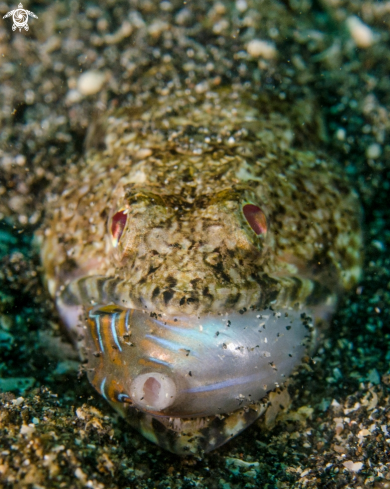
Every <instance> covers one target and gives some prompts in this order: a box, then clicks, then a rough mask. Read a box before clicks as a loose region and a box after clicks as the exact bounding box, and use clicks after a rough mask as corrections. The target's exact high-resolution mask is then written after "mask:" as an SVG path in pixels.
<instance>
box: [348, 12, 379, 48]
mask: <svg viewBox="0 0 390 489" xmlns="http://www.w3.org/2000/svg"><path fill="white" fill-rule="evenodd" d="M347 27H348V30H349V33H350V34H351V36H352V39H353V40H354V41H355V43H356V46H358V47H359V48H363V49H364V48H369V47H370V46H372V45H373V44H374V34H373V32H372V30H371V28H370V27H368V25H366V24H364V23H363V22H362V21H361V20H360V19H359V17H356V16H355V15H352V16H351V17H348V19H347Z"/></svg>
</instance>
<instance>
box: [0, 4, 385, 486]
mask: <svg viewBox="0 0 390 489" xmlns="http://www.w3.org/2000/svg"><path fill="white" fill-rule="evenodd" d="M12 8H15V6H12V5H10V4H5V3H0V13H1V16H3V15H5V14H6V13H7V12H8V11H9V10H11V9H12ZM25 8H28V9H29V10H30V11H32V12H34V13H35V14H36V15H37V16H38V19H34V18H30V19H29V26H30V29H29V31H27V32H26V31H24V30H23V31H22V32H19V30H16V31H14V32H13V31H12V29H11V27H12V18H8V19H4V20H2V21H1V23H0V54H1V55H0V124H1V133H0V218H1V221H0V257H1V258H0V259H1V263H0V392H2V393H1V394H0V485H1V487H4V488H19V487H20V488H25V487H26V488H33V489H40V488H57V487H62V488H82V487H89V488H96V489H103V488H155V487H156V488H168V487H169V488H193V487H205V488H209V489H211V488H221V489H233V488H241V487H242V488H244V487H248V488H258V487H261V488H269V489H270V488H301V487H302V488H317V487H320V488H356V489H357V488H366V487H373V488H377V489H385V488H388V487H390V457H389V453H390V421H389V418H390V397H389V386H390V369H389V360H390V349H389V344H390V335H389V331H390V330H389V323H388V318H389V304H390V270H389V266H388V265H389V258H388V246H389V245H390V231H389V229H390V227H389V224H390V222H389V221H390V212H389V206H388V191H389V187H390V183H389V165H390V162H389V156H390V144H389V129H390V119H389V107H390V105H389V94H390V77H389V73H390V54H389V53H390V50H389V47H390V46H389V37H390V33H389V28H390V3H389V2H369V1H367V2H364V1H360V0H356V1H354V2H346V1H343V0H317V1H314V0H313V1H312V2H311V1H310V0H290V1H287V0H286V1H280V2H275V1H267V0H264V1H257V0H237V1H236V2H230V1H223V2H211V1H203V0H200V1H196V2H194V1H190V0H188V1H187V2H182V1H181V2H180V1H176V0H172V1H162V2H157V1H148V0H146V1H141V0H140V1H137V0H130V1H128V2H125V1H119V2H114V1H109V0H105V1H100V2H99V3H88V4H86V5H84V4H82V3H81V2H80V3H79V2H77V1H71V2H65V1H57V2H48V1H41V2H31V3H29V5H28V6H27V5H26V6H25ZM162 66H167V67H168V68H167V69H162V68H161V67H162ZM148 73H149V74H150V83H149V84H147V85H146V86H145V84H144V85H143V86H141V85H140V80H143V83H144V81H145V74H148ZM172 73H173V74H174V75H175V76H177V77H179V78H180V80H181V82H182V83H183V84H185V85H187V86H188V88H189V89H191V90H199V91H202V90H209V89H212V88H213V87H216V86H219V85H223V84H227V83H230V84H233V83H235V84H238V83H240V84H243V83H249V84H258V85H259V86H261V89H262V90H265V91H269V93H272V95H273V96H275V94H278V96H279V97H280V98H281V99H287V100H291V102H292V103H294V100H298V99H300V98H302V97H304V96H307V95H308V94H312V95H313V96H314V97H315V98H316V100H317V104H318V107H319V111H321V114H322V118H323V121H324V134H325V135H326V137H325V139H326V141H325V142H324V147H325V149H326V151H328V153H330V154H331V155H332V157H334V158H335V159H336V160H337V161H339V163H340V165H341V166H342V167H343V168H344V169H345V171H346V172H347V173H348V174H349V176H350V178H351V181H352V183H353V185H354V186H355V188H356V190H357V191H358V193H359V195H360V197H361V202H362V206H363V209H364V236H365V243H366V245H365V249H366V253H365V266H364V278H363V280H362V282H361V284H360V285H359V286H358V287H357V288H356V289H355V290H353V291H352V292H351V293H349V294H348V295H347V296H346V297H344V298H343V300H342V304H341V306H340V308H339V312H338V314H337V315H336V316H335V318H334V321H333V326H332V329H331V331H330V333H329V337H328V339H327V340H326V341H325V342H324V343H323V344H322V345H321V347H320V349H319V350H318V352H317V353H316V355H315V357H314V358H313V359H312V360H311V361H310V362H309V363H307V364H305V365H304V367H302V369H301V371H300V373H299V375H297V376H296V377H295V378H294V382H293V383H292V385H290V387H289V396H290V398H291V402H286V409H284V410H282V411H281V412H280V414H279V418H278V420H277V422H276V425H275V426H274V427H273V428H272V429H271V430H269V429H265V428H264V426H263V424H264V423H262V422H261V421H260V422H259V423H257V424H255V425H254V426H252V427H251V428H249V429H248V430H246V431H245V432H244V433H243V434H242V435H240V436H239V437H237V438H235V439H234V440H232V441H231V442H229V443H228V444H226V445H225V446H223V447H222V448H220V449H219V450H216V451H215V452H212V453H210V454H208V455H206V456H205V457H204V458H203V459H201V460H195V459H191V458H187V459H181V458H179V457H177V456H174V455H172V454H170V453H168V452H165V451H163V450H161V449H160V448H158V447H156V446H154V445H152V444H151V443H149V442H147V441H146V440H145V439H144V438H143V437H142V436H140V435H138V434H137V433H136V432H134V431H133V430H131V429H130V428H129V427H128V426H127V425H126V423H125V422H124V421H123V420H122V419H120V418H119V417H117V415H115V413H114V412H113V411H112V410H111V409H110V407H109V406H108V405H106V403H105V402H104V400H103V399H102V398H100V397H99V396H98V395H97V394H96V393H95V391H94V390H93V388H92V387H90V386H89V384H88V381H87V379H86V377H85V375H83V374H82V372H81V370H80V369H79V362H78V360H77V355H76V354H75V352H74V351H73V350H72V347H71V345H70V344H69V343H68V342H67V339H66V337H65V336H64V335H63V334H62V332H61V326H60V322H59V318H58V315H57V314H56V311H55V309H54V306H53V304H52V301H51V299H50V297H49V295H48V294H47V292H46V290H45V289H44V287H43V285H42V281H41V277H40V272H41V270H40V265H39V259H38V252H37V250H36V249H35V248H34V246H33V243H32V241H33V239H32V238H33V234H34V231H35V230H36V229H37V228H38V227H39V226H40V225H41V223H42V219H43V216H44V212H45V206H47V205H49V204H47V198H48V195H47V193H48V189H49V188H51V187H52V186H53V185H55V183H56V179H60V178H61V175H63V174H64V172H66V169H67V167H68V166H69V165H71V164H74V163H76V162H77V161H78V160H79V158H80V157H81V155H82V154H83V144H84V138H85V134H86V130H87V127H88V125H89V123H90V121H91V119H92V118H93V117H94V114H95V113H96V111H100V112H101V111H105V110H106V109H107V108H109V107H112V106H115V105H118V104H121V103H122V102H123V101H127V102H129V101H131V100H132V97H134V96H135V95H134V94H138V95H139V94H142V92H145V91H148V90H149V91H150V90H155V89H156V87H158V88H159V89H162V90H163V89H164V85H166V86H168V85H169V83H170V81H171V78H170V77H172ZM287 405H289V407H288V409H287Z"/></svg>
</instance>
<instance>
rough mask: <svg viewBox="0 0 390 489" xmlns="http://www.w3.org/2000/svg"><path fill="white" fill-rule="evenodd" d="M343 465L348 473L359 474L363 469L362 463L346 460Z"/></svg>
mask: <svg viewBox="0 0 390 489" xmlns="http://www.w3.org/2000/svg"><path fill="white" fill-rule="evenodd" d="M343 465H344V467H345V468H346V469H347V470H349V471H350V472H359V471H360V470H362V468H363V464H362V462H352V460H347V461H346V462H344V463H343Z"/></svg>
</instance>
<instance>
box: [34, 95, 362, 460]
mask: <svg viewBox="0 0 390 489" xmlns="http://www.w3.org/2000/svg"><path fill="white" fill-rule="evenodd" d="M164 93H165V92H164ZM142 100H143V102H142V104H139V103H138V102H137V104H135V106H134V107H133V106H129V107H123V108H117V109H115V108H114V109H112V110H109V111H107V113H105V114H103V115H102V116H101V118H102V121H101V123H100V122H99V123H98V125H99V127H100V128H104V131H105V132H104V141H105V147H104V148H102V147H101V145H99V144H98V145H96V146H93V144H92V145H91V146H90V147H88V148H87V149H86V154H85V156H84V157H83V158H82V161H80V164H79V165H78V166H77V168H76V169H74V171H73V172H72V173H71V174H69V175H66V176H65V177H64V180H63V181H62V184H61V185H62V186H61V187H60V188H59V189H58V190H57V199H56V200H55V201H54V203H52V201H51V203H50V206H49V207H50V208H49V211H48V214H47V217H46V221H45V224H44V226H43V228H42V230H41V231H40V234H41V240H42V247H41V260H42V264H43V268H44V271H45V278H46V283H47V286H48V289H49V291H50V293H51V294H52V296H53V298H54V300H55V302H56V306H57V308H58V311H59V314H60V316H61V318H62V321H63V323H64V325H65V327H66V329H67V331H68V332H69V335H70V336H71V338H72V339H73V341H74V344H75V346H76V347H77V349H78V351H79V354H80V357H81V359H82V360H84V361H85V362H86V372H87V375H88V379H89V381H90V383H91V384H92V386H93V387H94V388H95V389H96V390H97V391H98V392H99V393H100V394H101V395H102V396H103V397H104V399H106V401H107V402H108V403H109V404H110V405H111V406H112V407H113V408H114V409H115V410H116V411H117V412H118V413H120V414H121V415H122V416H123V418H124V419H125V420H126V421H127V422H128V423H129V424H130V425H131V426H133V427H134V428H135V429H137V430H139V431H140V432H141V433H142V434H143V435H144V436H145V437H146V438H147V439H149V440H150V441H152V442H153V443H156V444H157V445H159V446H161V447H163V448H165V449H167V450H170V451H171V452H174V453H177V454H180V455H187V454H193V455H197V456H199V455H201V454H202V453H204V452H208V451H210V450H213V449H215V448H217V447H219V446H220V445H222V444H223V443H225V442H227V441H228V440H230V439H231V438H232V437H234V436H235V435H237V434H239V433H240V432H241V431H242V430H243V429H245V428H247V427H248V426H249V425H250V424H251V423H253V422H254V421H255V420H256V419H257V418H258V417H259V416H261V415H262V414H263V413H264V412H265V411H266V409H267V403H268V397H267V396H268V395H269V394H270V393H271V392H272V391H273V390H275V388H277V387H280V386H283V385H284V383H285V381H286V380H288V379H289V378H290V377H291V376H292V374H293V373H294V371H295V370H296V369H297V367H299V365H300V364H301V362H302V359H303V358H304V357H305V356H307V355H310V354H312V353H313V352H314V350H315V348H316V346H317V345H318V344H319V342H320V340H321V338H322V337H323V336H324V335H325V334H326V329H327V327H328V326H329V323H330V320H331V317H332V314H333V313H334V311H335V309H336V307H337V303H338V300H339V298H340V296H341V295H342V294H343V293H344V292H345V291H347V290H349V289H351V288H352V287H354V286H355V284H356V283H357V282H358V280H359V278H360V274H361V247H362V235H361V227H360V205H359V202H358V199H357V196H356V194H355V192H354V190H353V189H352V188H351V186H350V184H349V182H348V181H347V178H346V176H345V175H344V174H343V173H342V171H341V170H340V169H339V166H338V165H337V163H335V162H333V161H332V160H331V158H330V157H328V156H326V155H325V154H324V153H320V152H319V150H318V147H319V142H318V141H319V140H317V139H316V136H315V134H314V131H313V134H312V135H311V137H312V138H313V140H311V139H308V140H307V141H305V144H304V147H302V143H301V141H302V140H304V138H303V137H300V138H298V140H297V141H299V142H295V140H294V139H292V136H291V135H296V134H297V135H298V136H299V134H300V133H299V131H301V130H302V129H301V128H302V127H304V126H306V125H307V124H309V122H308V121H307V119H305V123H304V124H303V123H302V121H300V119H299V114H298V115H296V114H295V116H294V117H293V118H291V120H290V117H289V114H290V113H291V106H288V105H286V104H287V102H285V101H282V100H280V99H279V98H276V101H271V100H270V97H269V96H267V97H262V96H261V95H259V93H258V91H255V90H254V91H253V93H251V92H250V90H249V89H248V87H246V86H245V88H244V87H243V88H239V86H235V88H234V89H233V88H231V87H230V88H229V87H225V88H218V89H215V90H210V91H209V92H206V93H204V92H203V91H201V92H199V91H197V90H195V89H194V90H192V89H190V88H188V89H186V90H182V91H180V90H177V91H176V90H175V91H174V93H170V92H169V91H167V92H166V93H165V94H163V93H162V92H161V93H160V94H159V95H158V96H153V95H150V97H149V99H148V98H145V99H142ZM211 102H212V103H211ZM271 102H272V103H271ZM307 103H308V104H310V103H313V102H312V101H311V100H310V101H308V102H307ZM315 112H316V111H315V110H311V111H310V110H308V113H315ZM305 117H306V116H305ZM205 128H206V129H207V134H210V135H212V137H211V136H210V137H207V138H206V137H205V130H206V129H205ZM95 131H96V133H95ZM94 139H96V140H97V142H99V141H101V139H102V135H101V129H99V130H97V129H96V127H95V125H94V124H92V125H91V128H90V130H89V135H88V137H87V140H88V141H89V142H92V143H93V141H94ZM232 140H233V141H234V144H233V143H232ZM75 172H76V174H75ZM77 182H80V184H79V185H78V183H77ZM53 192H54V191H53ZM86 209H88V212H86ZM259 243H261V246H259Z"/></svg>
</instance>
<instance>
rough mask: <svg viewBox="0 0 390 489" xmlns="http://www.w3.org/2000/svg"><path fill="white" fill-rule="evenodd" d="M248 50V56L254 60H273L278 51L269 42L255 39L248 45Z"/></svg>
mask: <svg viewBox="0 0 390 489" xmlns="http://www.w3.org/2000/svg"><path fill="white" fill-rule="evenodd" d="M246 50H247V51H248V54H250V55H251V56H253V57H254V58H259V57H262V58H265V59H273V58H275V57H276V54H277V51H276V48H275V46H274V44H273V43H271V42H269V41H261V40H260V39H253V40H252V41H250V42H249V43H248V44H247V47H246Z"/></svg>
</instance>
